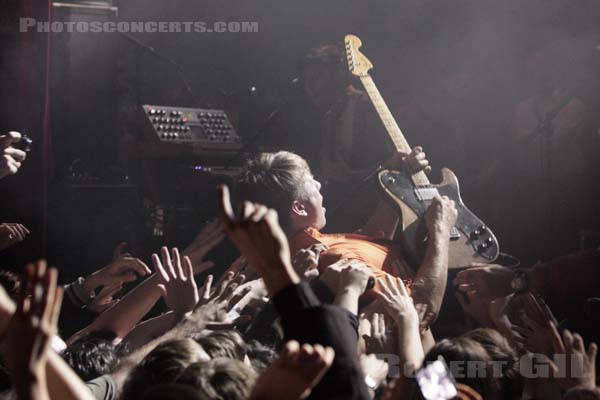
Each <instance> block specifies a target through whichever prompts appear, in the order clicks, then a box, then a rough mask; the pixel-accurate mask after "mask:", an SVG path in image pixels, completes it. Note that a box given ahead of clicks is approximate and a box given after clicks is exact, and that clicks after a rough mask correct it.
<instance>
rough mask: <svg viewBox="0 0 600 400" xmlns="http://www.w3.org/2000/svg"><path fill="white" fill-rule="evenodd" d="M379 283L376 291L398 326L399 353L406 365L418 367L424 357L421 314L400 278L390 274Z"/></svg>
mask: <svg viewBox="0 0 600 400" xmlns="http://www.w3.org/2000/svg"><path fill="white" fill-rule="evenodd" d="M377 283H378V289H377V290H376V291H375V293H376V294H377V297H378V299H379V301H380V302H381V303H382V304H383V308H384V309H385V310H386V312H387V313H388V315H390V317H392V318H393V319H394V321H395V322H396V326H397V327H398V355H399V356H400V359H401V361H402V362H403V363H404V365H413V366H415V367H418V366H419V365H421V363H422V362H423V358H424V354H423V345H422V343H421V336H420V334H419V315H418V314H417V310H416V309H415V307H414V305H413V302H412V299H411V298H410V296H409V294H408V290H407V289H406V287H405V286H404V282H402V280H401V279H400V278H395V277H392V276H390V275H386V276H385V278H382V279H379V280H378V282H377Z"/></svg>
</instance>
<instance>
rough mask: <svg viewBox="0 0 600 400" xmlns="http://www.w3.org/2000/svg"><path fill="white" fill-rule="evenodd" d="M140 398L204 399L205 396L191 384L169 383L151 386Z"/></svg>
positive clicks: (167, 399)
mask: <svg viewBox="0 0 600 400" xmlns="http://www.w3.org/2000/svg"><path fill="white" fill-rule="evenodd" d="M141 400H205V397H204V396H202V394H201V393H198V391H197V390H196V389H195V388H193V387H191V386H188V385H181V384H176V383H170V384H166V385H156V386H152V390H148V391H147V392H146V393H144V395H143V396H142V397H141Z"/></svg>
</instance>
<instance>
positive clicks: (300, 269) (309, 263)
mask: <svg viewBox="0 0 600 400" xmlns="http://www.w3.org/2000/svg"><path fill="white" fill-rule="evenodd" d="M327 249H328V247H327V245H326V244H323V243H316V244H313V245H312V246H310V247H308V248H306V249H300V250H299V251H298V252H297V253H296V254H295V255H294V257H293V258H292V266H293V267H294V269H295V270H296V272H297V273H298V275H300V276H302V277H304V278H305V279H307V280H311V279H314V278H317V277H318V276H319V269H318V267H319V256H320V255H321V252H322V251H324V250H327Z"/></svg>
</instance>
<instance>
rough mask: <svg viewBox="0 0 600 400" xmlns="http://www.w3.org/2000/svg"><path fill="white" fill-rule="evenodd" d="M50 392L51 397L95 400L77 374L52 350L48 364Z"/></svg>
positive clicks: (62, 399)
mask: <svg viewBox="0 0 600 400" xmlns="http://www.w3.org/2000/svg"><path fill="white" fill-rule="evenodd" d="M46 375H47V379H48V392H49V394H50V398H51V399H61V400H94V397H93V396H92V393H91V392H90V390H89V389H88V388H87V386H86V385H85V383H84V382H83V381H82V380H81V379H80V378H79V377H78V376H77V374H76V373H75V372H74V371H73V370H72V369H71V368H70V367H69V366H68V365H67V363H65V362H64V361H63V359H62V358H61V357H60V356H59V355H58V354H56V353H54V352H50V354H49V355H48V363H47V365H46Z"/></svg>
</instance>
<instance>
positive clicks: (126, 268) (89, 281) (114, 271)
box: [86, 254, 152, 291]
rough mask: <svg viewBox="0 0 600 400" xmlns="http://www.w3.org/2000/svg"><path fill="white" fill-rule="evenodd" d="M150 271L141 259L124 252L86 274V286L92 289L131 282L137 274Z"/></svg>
mask: <svg viewBox="0 0 600 400" xmlns="http://www.w3.org/2000/svg"><path fill="white" fill-rule="evenodd" d="M151 273H152V271H150V268H148V266H147V265H146V264H145V263H144V262H143V261H142V260H140V259H139V258H135V257H132V256H131V255H128V254H124V255H120V256H119V257H117V258H116V259H115V260H113V262H111V263H110V264H108V265H107V266H105V267H104V268H102V269H99V270H98V271H96V272H94V273H92V274H91V275H90V276H88V277H87V278H86V286H88V285H89V286H90V289H91V290H92V291H93V290H95V289H96V288H97V287H99V286H104V287H107V286H110V287H114V286H116V285H122V284H123V283H127V282H133V281H135V280H136V279H137V278H138V276H141V277H144V276H147V275H150V274H151ZM92 286H93V287H92Z"/></svg>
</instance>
